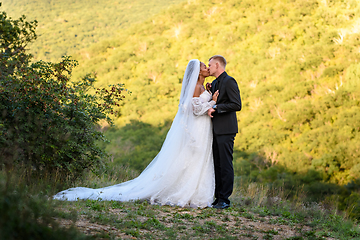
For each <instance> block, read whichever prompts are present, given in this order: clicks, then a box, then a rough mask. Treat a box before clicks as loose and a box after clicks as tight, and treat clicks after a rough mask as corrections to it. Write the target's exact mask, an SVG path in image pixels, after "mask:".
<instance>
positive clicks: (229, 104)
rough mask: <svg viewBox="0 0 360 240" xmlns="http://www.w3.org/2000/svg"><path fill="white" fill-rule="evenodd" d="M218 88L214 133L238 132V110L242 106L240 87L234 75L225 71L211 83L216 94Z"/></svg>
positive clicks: (214, 114) (212, 90) (213, 119)
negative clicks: (231, 75)
mask: <svg viewBox="0 0 360 240" xmlns="http://www.w3.org/2000/svg"><path fill="white" fill-rule="evenodd" d="M216 90H219V96H218V99H217V102H216V105H217V110H216V111H215V112H214V113H213V118H212V122H213V128H214V133H215V134H236V133H237V132H238V124H237V118H236V111H240V110H241V107H242V105H241V98H240V91H239V87H238V85H237V83H236V81H235V79H234V78H233V77H230V76H229V75H227V73H226V72H223V73H222V74H220V76H219V77H218V78H216V79H215V80H214V81H213V82H212V83H211V92H212V93H213V94H214V92H215V91H216Z"/></svg>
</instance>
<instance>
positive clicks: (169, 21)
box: [76, 0, 360, 184]
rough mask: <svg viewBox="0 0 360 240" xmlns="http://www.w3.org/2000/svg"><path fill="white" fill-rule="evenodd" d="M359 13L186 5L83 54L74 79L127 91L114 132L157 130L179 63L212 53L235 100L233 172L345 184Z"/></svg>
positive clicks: (338, 7)
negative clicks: (84, 77) (272, 171)
mask: <svg viewBox="0 0 360 240" xmlns="http://www.w3.org/2000/svg"><path fill="white" fill-rule="evenodd" d="M359 10H360V5H359V4H358V3H357V1H343V2H338V1H313V0H309V1H303V0H298V1H277V2H272V1H265V0H259V1H250V0H249V1H247V0H245V1H235V0H229V1H213V2H208V1H188V2H185V3H182V4H180V5H177V6H174V7H172V8H171V9H169V10H167V11H166V12H165V13H164V14H161V15H157V16H155V17H152V18H151V19H149V20H147V21H146V22H144V23H142V24H139V25H136V26H133V27H131V28H129V29H127V30H125V31H123V32H122V33H121V35H119V36H117V37H114V38H112V39H111V40H108V41H103V42H101V43H98V44H94V45H92V46H91V48H89V49H88V50H83V51H82V52H81V54H80V55H78V56H76V58H78V59H80V62H81V64H80V65H81V67H80V68H79V69H78V73H77V74H82V73H84V72H86V71H93V72H96V73H97V76H98V79H99V80H100V84H109V83H115V82H122V83H125V84H126V86H127V88H128V89H130V90H131V91H132V96H131V97H129V98H128V102H127V103H126V105H125V106H124V107H122V109H121V111H122V116H121V117H120V118H119V119H117V120H116V122H117V123H118V126H123V125H124V124H126V123H129V122H130V121H131V120H132V119H136V120H138V121H140V122H144V123H149V124H152V125H154V126H157V125H158V124H159V123H164V122H166V121H171V120H172V118H173V117H174V115H175V113H176V111H177V102H178V96H179V92H180V86H181V83H180V81H181V79H182V75H183V72H184V69H185V67H186V64H187V62H188V61H189V60H190V59H192V58H199V59H201V60H202V61H204V62H207V59H208V57H209V56H211V55H213V54H222V55H224V56H225V57H226V58H227V60H228V67H227V72H228V73H229V74H230V75H232V76H234V77H235V78H236V79H237V81H238V83H239V86H240V89H241V94H242V99H243V102H244V108H243V110H242V111H241V112H239V114H238V117H239V127H240V133H239V134H238V135H237V138H236V145H235V147H236V149H237V150H238V151H239V152H238V155H237V156H236V159H235V165H236V168H237V172H238V174H240V173H241V171H252V170H249V169H248V168H251V166H253V167H255V168H256V169H258V171H260V172H261V170H262V169H264V168H266V167H270V166H275V165H277V166H284V167H286V168H287V169H289V170H291V171H293V172H298V173H306V172H307V171H308V170H309V169H313V170H316V171H317V172H318V173H320V179H321V178H323V179H324V180H325V181H328V182H333V183H338V184H346V183H348V182H350V181H351V180H354V179H356V178H357V177H358V176H359V174H360V162H359V157H360V151H359V144H358V143H359V140H360V133H359V132H360V129H359V125H358V123H359V120H360V114H359V110H360V108H359V96H360V87H359V83H360V81H359V74H360V65H359V63H358V60H359V59H360V54H359V51H360V42H359V37H360V35H359V31H360V25H359V22H360V19H359V18H357V17H356V16H359ZM163 137H164V136H163ZM160 146H161V145H159V147H160ZM156 151H157V149H156V150H155V151H154V152H156ZM121 155H123V154H121ZM129 158H131V154H130V155H127V156H126V157H125V158H124V159H129ZM145 160H146V161H145V164H144V166H145V165H146V163H147V162H148V161H150V160H151V157H150V156H148V158H145ZM243 160H248V161H246V162H250V163H251V166H249V165H248V163H245V162H244V161H243ZM254 177H255V178H256V174H255V175H254ZM272 178H275V179H272V180H276V179H277V176H276V175H275V176H273V177H272Z"/></svg>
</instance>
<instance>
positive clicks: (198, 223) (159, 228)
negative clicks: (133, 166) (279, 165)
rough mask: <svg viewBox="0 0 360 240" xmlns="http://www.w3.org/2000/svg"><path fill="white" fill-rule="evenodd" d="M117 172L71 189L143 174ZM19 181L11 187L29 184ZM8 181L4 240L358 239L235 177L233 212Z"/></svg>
mask: <svg viewBox="0 0 360 240" xmlns="http://www.w3.org/2000/svg"><path fill="white" fill-rule="evenodd" d="M114 171H115V169H114ZM116 172H117V173H118V174H116V175H117V176H118V177H114V176H113V175H112V174H110V175H108V176H106V175H104V174H102V175H99V176H101V177H94V175H91V174H88V175H87V177H85V178H83V179H81V180H79V181H77V182H75V183H73V185H74V186H85V187H92V188H100V187H104V186H109V185H113V184H115V183H119V182H123V181H126V180H128V179H132V178H134V177H135V176H136V175H137V173H136V172H134V171H132V170H130V169H126V168H122V171H120V170H119V171H116ZM19 176H20V175H19ZM19 176H17V177H15V176H14V177H13V178H12V181H11V185H13V186H16V185H17V186H21V185H23V184H22V183H21V182H22V181H21V178H20V177H19ZM3 180H4V175H3V174H1V172H0V183H1V184H0V188H1V189H0V190H1V191H0V192H4V193H5V194H0V212H1V215H0V239H2V236H3V234H7V235H6V236H10V238H9V237H8V238H5V239H19V238H18V236H17V234H14V232H20V233H22V235H23V236H25V237H26V239H55V238H54V237H58V238H56V239H64V238H62V237H61V236H65V235H66V234H67V236H68V237H69V238H68V239H298V240H300V239H360V226H359V224H358V222H356V221H355V220H351V219H349V218H348V217H347V216H346V215H344V214H343V213H341V212H339V211H337V209H336V208H334V207H333V206H332V205H331V204H324V203H305V202H304V201H303V199H305V197H304V193H299V194H298V195H299V196H298V197H297V198H294V199H295V200H293V201H289V200H285V199H286V196H285V195H284V191H283V190H282V189H272V190H270V189H269V188H268V187H266V186H264V185H260V184H257V183H246V182H241V178H237V179H236V187H235V189H234V193H233V195H232V196H231V201H232V206H231V207H230V208H228V209H225V210H217V209H212V208H205V209H192V208H179V207H171V206H158V205H150V204H148V203H147V202H146V201H143V202H140V201H137V202H116V201H94V200H87V201H84V200H81V201H76V202H67V201H53V200H50V199H51V197H50V196H52V195H53V194H54V191H55V189H56V188H57V187H56V186H55V185H54V186H50V185H49V186H47V185H45V182H44V183H43V184H41V182H37V184H35V185H34V186H26V187H23V188H19V187H18V189H19V190H16V189H17V188H14V189H13V188H10V189H8V190H7V191H4V189H3V187H4V181H3ZM11 189H13V190H11ZM46 189H47V190H46ZM36 223H39V224H41V223H42V227H41V228H39V227H38V224H36ZM48 226H50V228H49V227H48ZM51 229H53V230H52V231H53V232H51ZM74 231H76V232H74ZM34 234H37V235H34ZM64 234H65V235H64ZM30 236H36V237H32V238H30ZM37 236H45V237H42V238H40V237H37Z"/></svg>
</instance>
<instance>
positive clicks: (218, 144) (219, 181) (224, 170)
mask: <svg viewBox="0 0 360 240" xmlns="http://www.w3.org/2000/svg"><path fill="white" fill-rule="evenodd" d="M235 135H236V134H222V135H216V134H215V133H214V134H213V136H214V140H213V156H214V167H215V198H216V200H217V201H218V202H225V203H228V204H230V200H229V197H230V195H231V194H232V192H233V187H234V168H233V151H234V139H235Z"/></svg>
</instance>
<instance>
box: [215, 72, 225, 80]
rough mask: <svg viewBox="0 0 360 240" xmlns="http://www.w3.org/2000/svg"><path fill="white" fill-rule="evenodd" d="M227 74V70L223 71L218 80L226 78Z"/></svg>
mask: <svg viewBox="0 0 360 240" xmlns="http://www.w3.org/2000/svg"><path fill="white" fill-rule="evenodd" d="M226 76H227V73H226V72H225V71H223V72H222V73H221V74H220V75H219V76H218V77H217V78H216V80H217V81H219V82H220V81H221V80H222V79H223V78H225V77H226Z"/></svg>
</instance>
